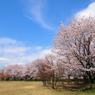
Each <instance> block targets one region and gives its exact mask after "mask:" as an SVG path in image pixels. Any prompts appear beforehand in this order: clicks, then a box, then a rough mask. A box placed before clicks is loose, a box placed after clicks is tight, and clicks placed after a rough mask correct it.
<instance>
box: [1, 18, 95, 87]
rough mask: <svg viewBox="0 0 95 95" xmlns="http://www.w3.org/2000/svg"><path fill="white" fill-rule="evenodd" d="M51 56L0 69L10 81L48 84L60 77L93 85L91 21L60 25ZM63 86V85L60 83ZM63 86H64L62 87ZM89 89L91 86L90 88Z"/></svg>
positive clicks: (94, 47) (94, 56)
mask: <svg viewBox="0 0 95 95" xmlns="http://www.w3.org/2000/svg"><path fill="white" fill-rule="evenodd" d="M53 43H54V44H53V48H52V49H51V51H52V53H51V54H47V55H46V56H45V57H44V58H43V59H37V60H34V61H33V62H32V63H31V64H27V65H26V66H22V65H10V66H7V67H5V68H4V69H3V72H4V74H9V75H11V76H12V78H13V79H15V80H17V79H32V78H38V79H41V80H42V81H43V85H44V86H45V85H46V83H48V84H51V85H52V88H54V85H56V82H57V81H58V79H60V78H63V77H68V79H70V76H72V77H82V78H84V80H86V79H88V80H89V82H90V84H93V83H94V81H95V17H89V18H85V17H81V18H73V19H72V20H71V21H69V22H68V23H67V24H66V25H64V24H61V26H60V29H59V31H58V32H57V34H56V37H55V38H54V41H53ZM62 84H63V81H62ZM63 85H64V84H63ZM91 86H92V85H91Z"/></svg>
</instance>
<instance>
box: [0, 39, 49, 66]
mask: <svg viewBox="0 0 95 95" xmlns="http://www.w3.org/2000/svg"><path fill="white" fill-rule="evenodd" d="M49 52H50V49H43V47H41V46H37V47H31V46H26V45H25V43H23V42H20V41H16V40H14V39H11V38H0V68H2V67H4V66H7V65H10V64H11V65H12V64H22V65H25V64H27V63H31V62H32V61H33V60H35V59H37V58H43V57H44V56H45V55H46V54H48V53H49Z"/></svg>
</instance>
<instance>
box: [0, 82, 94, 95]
mask: <svg viewBox="0 0 95 95" xmlns="http://www.w3.org/2000/svg"><path fill="white" fill-rule="evenodd" d="M0 95H95V90H89V91H84V92H83V91H68V90H65V89H62V90H56V89H51V88H49V87H43V86H42V82H30V81H9V82H7V81H1V82H0Z"/></svg>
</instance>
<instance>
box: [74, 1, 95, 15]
mask: <svg viewBox="0 0 95 95" xmlns="http://www.w3.org/2000/svg"><path fill="white" fill-rule="evenodd" d="M75 16H76V17H82V16H84V17H89V16H95V2H93V3H91V4H89V5H88V7H87V8H85V9H83V10H81V11H79V12H78V13H76V15H75Z"/></svg>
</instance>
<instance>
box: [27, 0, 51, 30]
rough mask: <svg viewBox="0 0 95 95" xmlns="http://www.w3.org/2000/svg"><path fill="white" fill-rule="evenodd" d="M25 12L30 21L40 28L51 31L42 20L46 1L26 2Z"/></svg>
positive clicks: (29, 0) (34, 0)
mask: <svg viewBox="0 0 95 95" xmlns="http://www.w3.org/2000/svg"><path fill="white" fill-rule="evenodd" d="M26 2H27V4H26V8H27V9H26V11H28V13H29V16H26V17H28V18H29V19H30V20H32V21H35V22H37V23H38V24H40V25H41V26H42V27H44V28H47V29H51V30H52V29H53V28H52V27H51V26H50V25H49V24H47V22H46V21H45V19H44V11H45V8H46V4H47V0H26Z"/></svg>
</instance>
